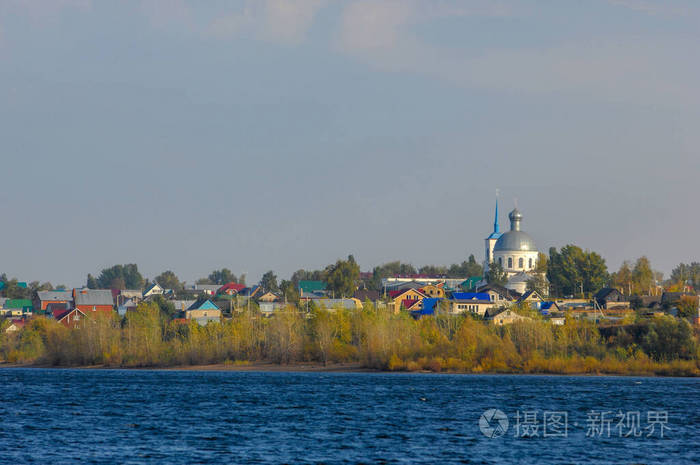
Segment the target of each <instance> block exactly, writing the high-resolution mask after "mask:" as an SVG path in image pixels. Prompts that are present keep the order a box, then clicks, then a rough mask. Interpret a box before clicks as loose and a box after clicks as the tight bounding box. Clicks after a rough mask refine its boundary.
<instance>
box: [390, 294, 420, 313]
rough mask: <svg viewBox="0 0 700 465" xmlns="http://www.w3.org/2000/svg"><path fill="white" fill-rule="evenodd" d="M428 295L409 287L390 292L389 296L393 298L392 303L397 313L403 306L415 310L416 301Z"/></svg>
mask: <svg viewBox="0 0 700 465" xmlns="http://www.w3.org/2000/svg"><path fill="white" fill-rule="evenodd" d="M426 297H427V296H426V295H425V294H423V293H422V292H421V291H419V290H418V289H410V288H409V289H406V290H403V291H391V292H389V298H390V299H391V303H390V305H391V306H392V307H393V310H394V313H397V314H398V313H399V312H400V311H401V309H402V308H403V309H405V310H409V309H414V310H415V305H416V302H419V301H422V300H423V299H425V298H426Z"/></svg>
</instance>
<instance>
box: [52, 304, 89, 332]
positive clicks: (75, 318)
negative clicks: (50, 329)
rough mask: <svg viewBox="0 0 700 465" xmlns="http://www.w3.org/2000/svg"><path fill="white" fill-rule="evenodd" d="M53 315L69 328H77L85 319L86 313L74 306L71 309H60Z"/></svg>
mask: <svg viewBox="0 0 700 465" xmlns="http://www.w3.org/2000/svg"><path fill="white" fill-rule="evenodd" d="M53 317H54V318H55V319H56V321H58V322H59V323H61V324H62V325H64V326H66V327H68V328H75V327H77V326H78V325H79V324H80V321H81V320H84V319H85V317H86V315H85V313H84V312H82V311H81V310H80V309H78V308H73V309H70V310H63V311H58V312H55V313H54V314H53Z"/></svg>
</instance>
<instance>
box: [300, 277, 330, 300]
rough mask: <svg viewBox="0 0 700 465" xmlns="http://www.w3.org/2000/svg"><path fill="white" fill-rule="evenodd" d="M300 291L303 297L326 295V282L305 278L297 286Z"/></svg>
mask: <svg viewBox="0 0 700 465" xmlns="http://www.w3.org/2000/svg"><path fill="white" fill-rule="evenodd" d="M297 288H298V291H299V297H301V298H302V299H303V298H313V297H318V296H322V295H325V293H326V283H324V282H323V281H310V280H303V281H299V285H298V286H297Z"/></svg>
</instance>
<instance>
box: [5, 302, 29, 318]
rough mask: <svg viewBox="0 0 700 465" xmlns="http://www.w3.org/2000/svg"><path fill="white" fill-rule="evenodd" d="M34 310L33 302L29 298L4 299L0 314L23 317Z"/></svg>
mask: <svg viewBox="0 0 700 465" xmlns="http://www.w3.org/2000/svg"><path fill="white" fill-rule="evenodd" d="M33 312H34V304H33V303H32V301H31V300H29V299H5V302H4V303H3V305H2V308H1V309H0V316H4V317H23V316H28V315H31V314H32V313H33Z"/></svg>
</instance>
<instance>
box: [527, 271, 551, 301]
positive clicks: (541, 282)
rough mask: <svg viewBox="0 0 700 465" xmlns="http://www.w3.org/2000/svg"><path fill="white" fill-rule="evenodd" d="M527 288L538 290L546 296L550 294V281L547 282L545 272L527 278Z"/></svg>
mask: <svg viewBox="0 0 700 465" xmlns="http://www.w3.org/2000/svg"><path fill="white" fill-rule="evenodd" d="M527 290H528V291H537V293H538V294H540V295H541V296H543V297H544V296H547V295H548V294H549V283H547V279H546V278H545V277H544V275H543V274H541V273H537V274H534V275H533V276H532V278H530V279H528V280H527Z"/></svg>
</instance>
